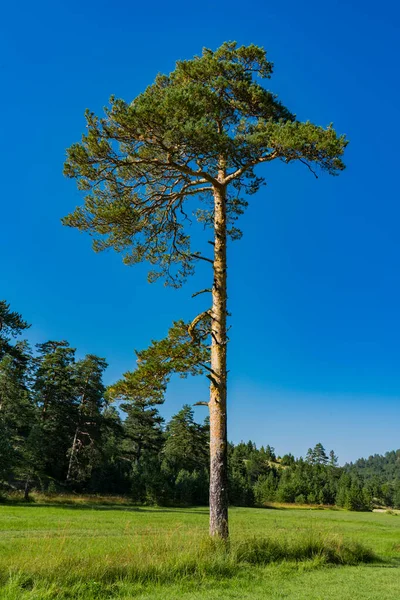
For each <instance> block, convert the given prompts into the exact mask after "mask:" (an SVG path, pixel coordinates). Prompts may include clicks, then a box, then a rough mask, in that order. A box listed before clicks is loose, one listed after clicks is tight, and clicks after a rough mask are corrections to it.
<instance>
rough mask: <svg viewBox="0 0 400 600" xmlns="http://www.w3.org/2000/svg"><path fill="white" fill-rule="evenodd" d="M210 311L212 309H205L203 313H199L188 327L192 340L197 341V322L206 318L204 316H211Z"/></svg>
mask: <svg viewBox="0 0 400 600" xmlns="http://www.w3.org/2000/svg"><path fill="white" fill-rule="evenodd" d="M210 312H211V311H210V309H208V310H204V311H203V312H202V313H200V314H199V315H197V317H195V318H194V319H193V321H192V322H191V323H190V325H189V327H188V334H189V335H190V337H191V339H192V342H197V339H196V336H195V335H194V328H195V327H196V325H197V323H199V322H200V321H201V320H202V319H204V317H207V316H209V314H210Z"/></svg>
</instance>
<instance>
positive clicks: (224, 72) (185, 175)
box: [63, 42, 347, 285]
mask: <svg viewBox="0 0 400 600" xmlns="http://www.w3.org/2000/svg"><path fill="white" fill-rule="evenodd" d="M271 74H272V63H270V62H269V61H268V60H267V57H266V52H265V50H264V49H263V48H259V47H257V46H255V45H249V46H241V47H238V46H237V45H236V43H235V42H227V43H224V44H223V45H222V46H221V47H220V48H218V49H217V50H216V51H215V52H213V51H212V50H209V49H204V50H203V53H202V55H201V56H195V57H194V58H193V59H192V60H185V61H179V62H177V64H176V68H175V70H174V71H173V72H172V73H170V75H168V76H166V75H158V76H157V77H156V79H155V82H154V83H153V84H152V85H150V86H149V87H148V88H147V89H146V90H145V91H144V92H143V93H142V94H140V95H139V96H138V97H137V98H135V99H134V100H133V102H131V103H127V102H125V101H123V100H120V99H116V98H114V97H112V98H111V99H110V104H109V106H108V107H107V108H106V109H105V116H104V117H103V118H99V117H97V116H96V115H94V114H93V113H92V112H90V111H87V113H86V120H87V133H86V134H85V135H84V136H83V137H82V141H81V142H80V143H77V144H74V145H73V146H71V148H69V150H68V158H67V161H66V163H65V174H66V175H67V176H68V177H71V178H75V179H76V180H77V183H78V187H79V189H81V190H83V191H84V193H85V204H84V206H83V207H78V208H76V209H75V211H74V212H73V213H72V214H70V215H69V216H67V217H65V218H64V220H63V222H64V224H65V225H68V226H70V227H76V228H78V229H80V230H82V231H87V232H89V233H90V234H91V235H92V236H93V238H94V242H93V245H94V249H95V250H96V251H99V250H105V249H107V248H113V249H114V250H116V251H117V252H120V253H122V254H123V255H124V262H125V263H126V264H134V263H138V262H141V261H148V262H149V263H150V264H151V265H152V268H154V271H152V272H151V273H150V275H149V277H150V280H154V279H155V278H157V277H158V276H160V275H163V276H164V277H165V280H166V282H167V283H170V284H172V285H180V284H181V283H182V282H183V281H184V280H185V278H186V277H187V276H188V275H190V274H191V273H192V272H193V270H194V262H195V261H196V260H197V258H198V251H197V250H196V249H192V248H191V241H190V237H189V235H188V233H187V227H186V226H187V224H188V223H189V220H188V219H187V209H186V204H188V203H190V200H191V199H193V197H194V196H196V197H197V198H196V202H197V204H196V206H195V207H194V214H195V217H196V218H197V220H198V221H200V222H203V223H204V224H206V225H208V224H210V222H211V220H212V203H211V200H212V193H213V185H214V184H215V182H216V178H217V173H218V169H219V165H220V159H221V157H222V159H223V162H224V169H225V172H226V182H225V183H226V185H227V186H228V185H229V188H228V189H229V191H228V196H227V210H228V219H229V222H230V228H229V230H228V234H230V235H231V237H232V238H233V239H235V238H237V237H240V230H238V229H237V227H236V226H235V221H236V219H237V218H238V217H239V216H240V215H241V214H242V213H243V211H244V209H245V207H246V205H247V202H246V200H245V196H246V195H251V194H254V193H255V192H256V191H257V190H258V189H259V187H260V185H261V184H262V183H263V179H262V178H260V177H259V176H256V174H255V168H256V167H257V165H259V164H260V163H264V162H265V163H267V162H271V161H273V160H280V161H283V162H285V163H290V162H292V161H295V160H297V161H301V162H303V163H304V164H306V165H307V166H308V167H309V168H311V165H315V166H316V167H318V168H320V169H322V170H325V171H327V172H328V173H331V174H336V173H338V172H340V171H341V170H342V169H343V168H344V164H343V162H342V160H341V157H342V155H343V152H344V149H345V147H346V145H347V141H346V140H345V138H344V136H337V134H336V133H335V131H334V129H333V128H332V126H328V127H327V128H326V129H325V128H323V127H319V126H316V125H313V124H312V123H310V122H305V123H301V122H299V121H297V120H296V119H295V116H294V115H293V114H292V113H291V112H290V111H289V110H288V109H287V108H285V107H284V106H283V105H282V104H281V102H279V101H278V99H277V97H276V96H275V95H274V94H272V93H271V92H269V91H268V90H266V89H265V88H264V87H263V86H262V80H263V79H269V78H270V77H271ZM230 184H232V185H230ZM189 209H191V207H190V205H189Z"/></svg>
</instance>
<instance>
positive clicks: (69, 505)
mask: <svg viewBox="0 0 400 600" xmlns="http://www.w3.org/2000/svg"><path fill="white" fill-rule="evenodd" d="M2 506H18V507H24V508H62V509H64V510H65V509H73V510H97V511H111V510H117V511H120V512H141V513H174V514H176V513H185V514H190V515H192V514H199V515H207V514H208V507H204V509H201V508H198V507H196V508H190V507H181V506H177V507H173V506H171V507H154V508H153V507H146V506H136V505H134V506H132V505H129V504H122V505H121V504H111V503H110V504H100V503H99V504H97V503H90V502H87V503H86V502H85V503H84V502H82V503H78V502H5V503H3V504H2Z"/></svg>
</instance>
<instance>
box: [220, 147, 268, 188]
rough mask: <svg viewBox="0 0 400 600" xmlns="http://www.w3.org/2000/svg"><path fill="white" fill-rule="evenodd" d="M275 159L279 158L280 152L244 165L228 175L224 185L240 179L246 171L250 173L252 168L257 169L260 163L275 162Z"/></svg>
mask: <svg viewBox="0 0 400 600" xmlns="http://www.w3.org/2000/svg"><path fill="white" fill-rule="evenodd" d="M274 158H278V152H277V151H276V150H274V152H271V154H268V155H267V156H261V157H260V158H258V159H257V160H252V161H250V162H248V163H247V164H245V165H243V167H240V168H239V169H236V171H234V172H233V173H230V174H229V175H227V176H226V177H225V179H224V181H223V182H222V183H223V184H224V185H226V184H227V183H230V182H231V181H233V179H236V178H237V177H240V175H243V173H244V172H245V171H248V169H251V167H255V166H256V165H258V164H259V163H263V162H268V161H270V160H274Z"/></svg>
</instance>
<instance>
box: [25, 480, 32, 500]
mask: <svg viewBox="0 0 400 600" xmlns="http://www.w3.org/2000/svg"><path fill="white" fill-rule="evenodd" d="M30 487H31V478H30V476H29V475H28V476H27V478H26V481H25V487H24V501H25V502H28V501H29V490H30Z"/></svg>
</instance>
